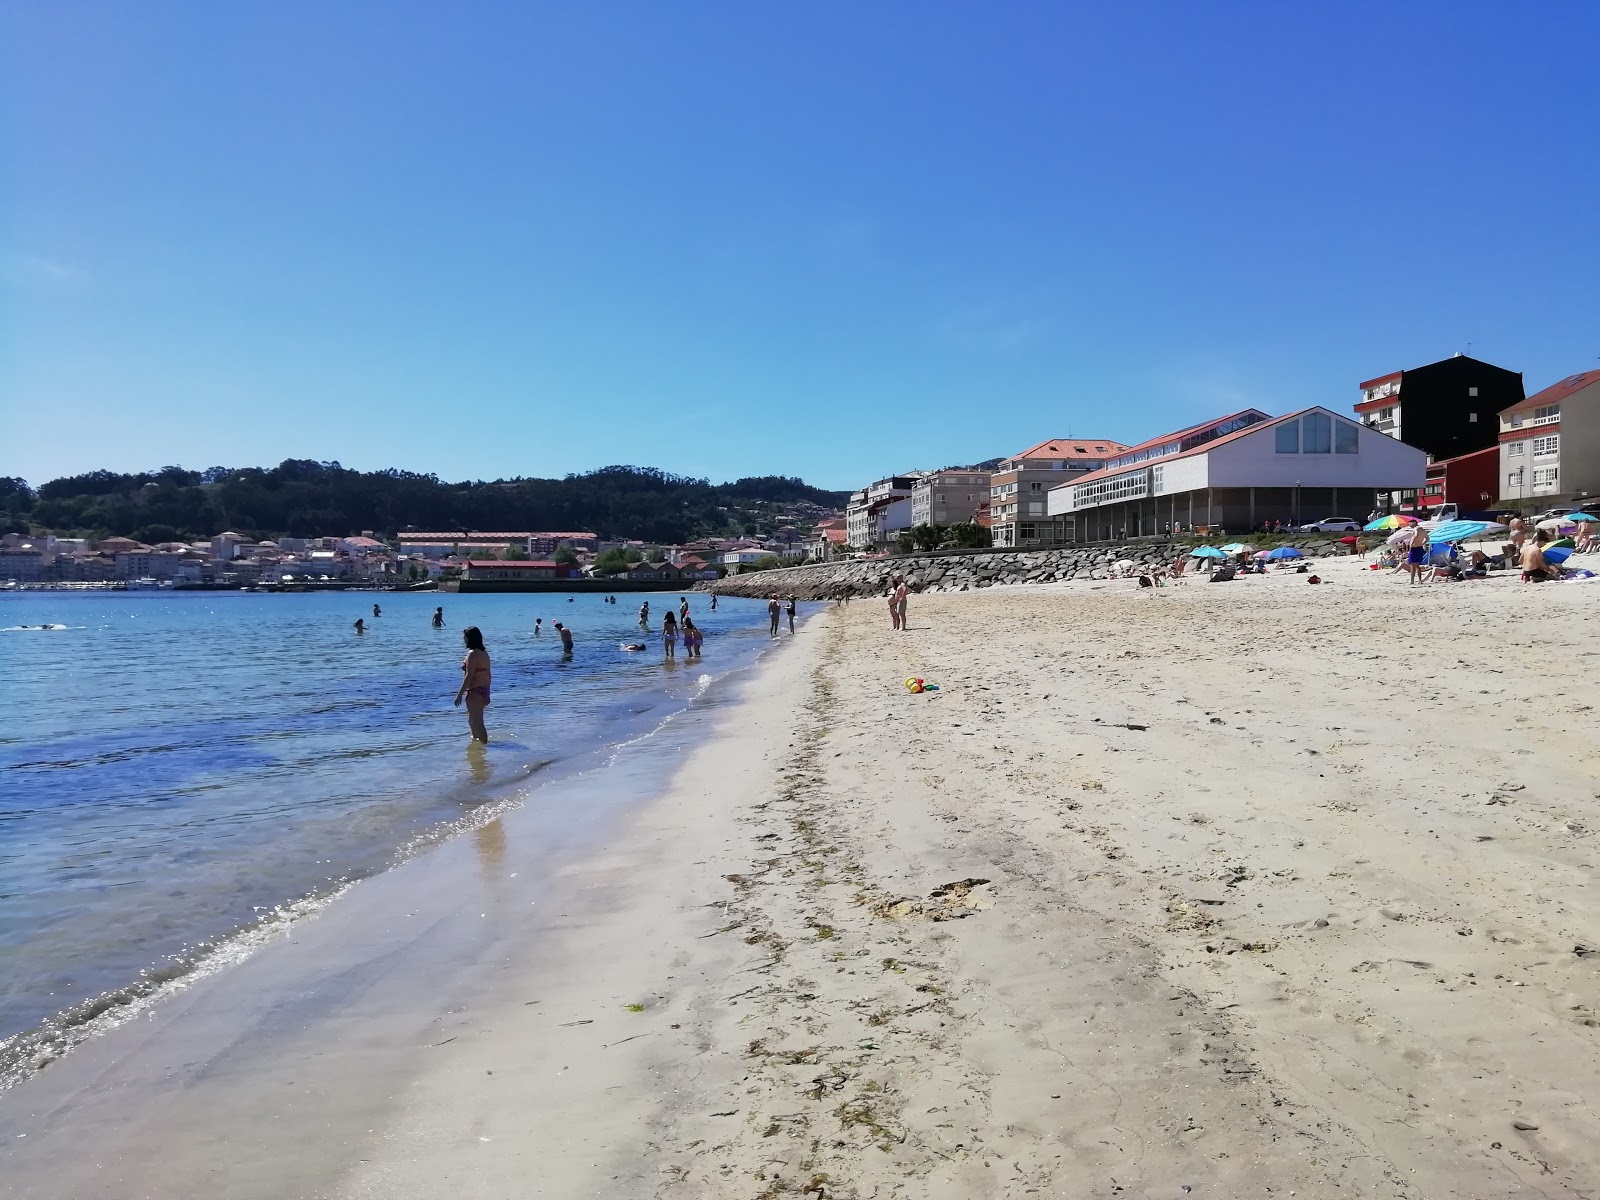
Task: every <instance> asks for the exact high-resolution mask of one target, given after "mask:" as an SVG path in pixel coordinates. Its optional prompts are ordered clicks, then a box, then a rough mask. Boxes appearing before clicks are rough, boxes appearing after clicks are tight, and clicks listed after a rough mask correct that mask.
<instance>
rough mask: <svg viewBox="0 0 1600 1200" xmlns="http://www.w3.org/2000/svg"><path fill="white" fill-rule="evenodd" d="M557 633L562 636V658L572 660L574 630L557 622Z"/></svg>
mask: <svg viewBox="0 0 1600 1200" xmlns="http://www.w3.org/2000/svg"><path fill="white" fill-rule="evenodd" d="M556 632H557V633H559V634H560V635H561V657H562V658H571V657H572V630H570V629H568V628H567V627H566V626H565V625H563V624H562V623H561V622H560V621H557V622H556Z"/></svg>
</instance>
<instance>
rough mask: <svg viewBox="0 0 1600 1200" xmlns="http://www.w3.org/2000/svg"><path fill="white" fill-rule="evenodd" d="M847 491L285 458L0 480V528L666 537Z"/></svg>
mask: <svg viewBox="0 0 1600 1200" xmlns="http://www.w3.org/2000/svg"><path fill="white" fill-rule="evenodd" d="M847 495H848V493H846V492H831V491H826V490H824V489H822V488H814V487H811V486H810V485H809V484H807V483H805V482H804V481H803V480H800V479H793V478H788V477H785V476H781V475H762V476H752V477H748V478H744V479H736V480H734V481H732V482H731V483H724V484H715V485H714V484H712V483H711V482H710V481H709V480H705V479H691V478H688V477H686V476H682V475H674V474H671V473H670V472H667V471H661V470H658V469H656V468H653V467H623V466H615V467H602V468H601V469H600V470H598V471H589V472H587V473H585V474H582V475H568V476H567V477H566V478H564V479H497V480H494V481H492V482H482V481H472V482H462V483H446V482H444V481H442V480H441V479H439V478H438V477H437V476H435V475H420V474H416V473H415V472H411V471H398V470H385V471H352V470H348V469H346V468H345V467H342V466H340V465H339V464H338V463H336V462H327V463H323V462H313V461H311V460H308V459H289V460H286V461H284V462H282V463H279V464H278V465H277V466H276V467H241V468H225V467H213V468H211V469H210V470H207V471H188V470H184V469H183V468H182V467H164V468H162V469H161V470H159V471H155V472H146V473H139V474H131V475H125V474H118V473H117V472H114V471H92V472H90V473H88V474H85V475H73V476H70V477H68V478H63V479H52V480H51V481H50V482H48V483H45V484H43V485H41V486H40V487H39V488H38V489H37V491H35V490H33V489H31V488H30V487H29V486H28V485H27V484H26V483H24V482H23V481H22V480H20V479H12V480H0V528H3V529H6V530H12V531H15V532H49V533H56V534H61V535H78V536H91V537H106V536H110V535H113V534H115V535H120V536H123V537H133V538H138V539H139V540H140V541H146V542H151V541H172V540H191V539H195V538H202V537H209V536H211V535H212V534H216V533H220V532H222V531H223V530H233V531H235V532H237V533H241V534H244V535H246V536H249V537H256V538H266V537H282V536H285V535H287V536H291V537H311V536H318V535H334V536H344V535H347V534H351V533H356V532H359V531H360V530H363V529H370V530H373V531H374V532H375V533H377V534H379V535H380V536H392V535H394V534H397V533H399V532H402V531H404V530H407V529H427V530H469V529H481V530H536V531H537V530H556V531H563V532H565V531H577V530H583V531H592V532H594V533H597V534H599V535H600V536H601V537H602V538H608V539H616V538H639V539H642V540H644V541H648V542H661V543H672V542H682V541H687V540H690V539H692V538H695V537H707V536H717V535H731V534H741V533H755V532H768V531H770V530H771V529H772V528H774V527H775V526H776V525H778V524H779V523H780V522H781V521H783V520H785V519H787V520H789V521H791V522H794V523H796V524H797V525H798V526H799V527H800V528H801V530H802V532H804V531H805V523H808V522H810V521H812V520H815V519H816V518H817V517H819V516H821V515H823V514H825V513H829V512H834V511H837V510H839V509H841V508H843V506H844V502H845V499H846V498H847Z"/></svg>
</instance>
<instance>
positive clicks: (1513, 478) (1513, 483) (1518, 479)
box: [1506, 471, 1522, 492]
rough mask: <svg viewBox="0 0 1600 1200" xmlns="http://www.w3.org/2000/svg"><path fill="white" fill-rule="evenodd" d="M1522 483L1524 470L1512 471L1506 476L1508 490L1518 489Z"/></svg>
mask: <svg viewBox="0 0 1600 1200" xmlns="http://www.w3.org/2000/svg"><path fill="white" fill-rule="evenodd" d="M1521 483H1522V472H1521V471H1512V472H1511V474H1509V475H1507V476H1506V491H1508V492H1514V491H1516V490H1517V488H1518V486H1519V485H1520V484H1521Z"/></svg>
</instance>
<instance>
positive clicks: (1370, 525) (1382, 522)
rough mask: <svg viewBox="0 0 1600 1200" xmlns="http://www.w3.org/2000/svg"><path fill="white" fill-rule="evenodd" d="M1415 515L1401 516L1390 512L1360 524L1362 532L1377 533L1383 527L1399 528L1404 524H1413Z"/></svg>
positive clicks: (1415, 521)
mask: <svg viewBox="0 0 1600 1200" xmlns="http://www.w3.org/2000/svg"><path fill="white" fill-rule="evenodd" d="M1416 523H1417V519H1416V518H1415V517H1402V516H1401V515H1400V514H1399V513H1391V514H1389V515H1388V516H1387V517H1379V518H1378V519H1377V520H1376V521H1368V522H1367V523H1366V524H1365V525H1364V526H1362V532H1363V533H1377V532H1378V531H1379V530H1383V529H1400V528H1402V527H1404V526H1406V525H1415V524H1416Z"/></svg>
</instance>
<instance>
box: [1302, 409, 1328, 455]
mask: <svg viewBox="0 0 1600 1200" xmlns="http://www.w3.org/2000/svg"><path fill="white" fill-rule="evenodd" d="M1304 424H1305V427H1306V428H1305V443H1304V445H1302V446H1301V447H1300V449H1301V451H1302V452H1303V453H1306V454H1327V453H1329V452H1330V451H1332V449H1333V419H1332V418H1331V417H1329V416H1328V414H1327V413H1318V412H1313V413H1307V414H1306V415H1305V418H1304Z"/></svg>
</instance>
